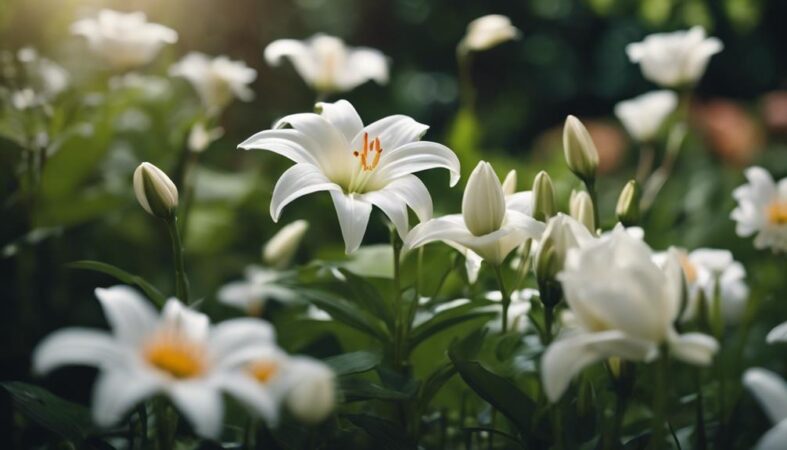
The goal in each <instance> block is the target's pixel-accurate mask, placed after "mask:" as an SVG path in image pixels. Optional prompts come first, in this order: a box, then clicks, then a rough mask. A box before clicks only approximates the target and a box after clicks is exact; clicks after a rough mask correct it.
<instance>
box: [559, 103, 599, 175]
mask: <svg viewBox="0 0 787 450" xmlns="http://www.w3.org/2000/svg"><path fill="white" fill-rule="evenodd" d="M563 156H564V157H565V159H566V164H567V165H568V168H569V169H571V171H572V172H574V174H575V175H576V176H577V177H579V178H580V179H581V180H583V181H585V182H587V181H592V180H593V179H595V178H596V170H597V169H598V150H597V149H596V144H595V143H593V138H592V137H591V136H590V133H589V132H588V130H587V128H585V125H583V124H582V122H581V121H580V120H579V119H577V118H576V117H575V116H571V115H569V116H568V117H566V122H565V124H564V125H563Z"/></svg>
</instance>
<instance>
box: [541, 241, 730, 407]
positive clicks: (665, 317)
mask: <svg viewBox="0 0 787 450" xmlns="http://www.w3.org/2000/svg"><path fill="white" fill-rule="evenodd" d="M558 279H559V280H560V282H561V283H562V286H563V293H564V295H565V299H566V302H567V303H568V306H569V307H570V309H571V312H572V313H573V315H574V317H575V319H576V327H575V328H573V329H570V330H568V332H567V333H563V335H562V336H560V337H559V338H558V339H557V340H556V341H555V342H553V343H552V344H551V345H550V346H549V347H548V348H547V350H546V352H545V353H544V356H543V358H542V371H541V377H542V382H543V385H544V390H545V392H546V394H547V397H548V398H549V399H550V401H553V402H554V401H556V400H557V399H558V398H560V396H561V395H562V394H563V392H564V391H565V390H566V388H567V387H568V385H569V383H570V382H571V379H572V378H573V377H574V376H575V375H576V374H578V373H579V372H580V371H581V370H582V369H584V368H585V367H587V366H588V365H590V364H593V363H595V362H598V361H601V360H603V359H606V358H609V357H612V356H616V357H620V358H623V359H626V360H632V361H651V360H653V359H654V358H655V357H656V356H658V354H659V347H660V346H661V345H664V344H666V345H668V346H669V348H670V354H671V355H673V356H675V357H676V358H679V359H681V360H684V361H686V362H689V363H691V364H698V365H708V364H709V363H710V362H711V359H712V357H713V354H714V353H715V352H716V350H717V348H718V344H717V343H716V341H715V340H714V339H713V338H711V337H710V336H707V335H704V334H701V333H686V334H682V335H678V334H677V332H676V331H675V329H674V326H673V322H674V320H675V317H676V316H677V314H678V312H679V311H678V310H679V307H680V301H681V295H682V290H683V275H682V273H681V269H680V264H679V263H678V261H677V258H676V257H674V256H673V257H671V258H669V259H668V261H667V262H666V264H665V267H664V268H663V269H662V268H660V267H659V266H657V265H656V264H655V263H654V262H653V261H652V251H651V249H650V248H649V247H648V246H647V245H646V244H645V243H644V242H643V241H641V240H639V239H636V238H634V237H631V236H630V235H629V234H628V233H627V232H626V231H625V230H624V229H623V227H622V226H618V227H617V228H616V229H615V230H614V231H613V232H612V234H611V235H610V236H609V237H608V238H605V239H598V240H595V241H594V242H591V243H590V244H589V245H586V246H584V247H579V248H577V249H575V250H572V251H570V252H569V254H568V258H567V260H566V264H565V268H564V270H563V272H561V273H560V274H559V275H558Z"/></svg>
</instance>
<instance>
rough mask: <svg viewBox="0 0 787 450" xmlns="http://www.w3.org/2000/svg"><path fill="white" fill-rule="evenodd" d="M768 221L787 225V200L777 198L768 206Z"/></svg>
mask: <svg viewBox="0 0 787 450" xmlns="http://www.w3.org/2000/svg"><path fill="white" fill-rule="evenodd" d="M768 222H770V223H772V224H774V225H787V201H779V200H776V201H775V202H773V203H771V204H770V205H769V206H768Z"/></svg>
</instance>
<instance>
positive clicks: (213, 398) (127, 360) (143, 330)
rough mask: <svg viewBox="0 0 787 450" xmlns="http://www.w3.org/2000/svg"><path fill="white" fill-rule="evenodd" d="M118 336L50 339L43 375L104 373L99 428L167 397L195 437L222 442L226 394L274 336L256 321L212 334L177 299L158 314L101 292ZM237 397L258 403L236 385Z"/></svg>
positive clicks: (41, 348) (120, 292) (42, 354)
mask: <svg viewBox="0 0 787 450" xmlns="http://www.w3.org/2000/svg"><path fill="white" fill-rule="evenodd" d="M96 297H98V299H99V301H100V302H101V306H102V308H103V310H104V314H105V315H106V318H107V321H108V322H109V325H110V327H111V328H112V332H106V331H100V330H89V329H84V328H70V329H65V330H60V331H57V332H55V333H53V334H51V335H49V336H48V337H47V338H45V339H44V340H43V341H42V342H41V343H40V344H39V345H38V347H37V348H36V350H35V353H34V355H33V367H34V370H35V371H36V372H37V373H46V372H49V371H51V370H53V369H55V368H57V367H59V366H63V365H68V364H78V365H88V366H95V367H98V368H99V369H100V375H99V378H98V380H97V381H96V384H95V387H94V392H93V420H94V421H95V422H96V424H98V425H99V426H102V427H107V426H111V425H115V424H117V423H118V422H119V421H120V420H121V419H122V418H123V417H124V416H125V415H126V413H128V411H130V410H131V408H132V407H133V406H134V405H136V404H137V403H139V402H141V401H143V400H145V399H147V398H150V397H153V396H155V395H159V394H163V395H166V396H167V397H169V399H170V400H172V402H173V403H174V405H175V406H176V407H177V408H178V410H180V412H182V413H183V415H184V416H185V417H186V418H187V419H188V421H189V422H190V423H191V424H192V425H193V427H194V430H195V432H196V433H197V434H199V435H201V436H205V437H217V436H218V435H219V433H220V431H221V427H222V418H223V411H224V408H223V401H222V397H221V393H222V391H227V386H228V385H232V381H233V376H232V374H233V373H234V371H235V370H236V367H237V366H239V365H243V364H246V363H248V362H250V361H252V360H254V358H257V357H260V356H263V355H266V354H268V353H269V352H270V348H271V346H272V345H273V344H272V342H273V338H274V332H273V329H272V328H271V327H270V325H268V324H267V323H266V322H263V321H261V320H256V319H248V318H244V319H235V320H228V321H225V322H223V323H221V324H219V325H216V326H211V324H210V322H209V319H208V317H207V316H205V315H204V314H201V313H198V312H196V311H193V310H190V309H188V308H187V307H185V306H183V305H182V304H181V303H180V302H179V301H178V300H175V299H171V300H169V301H168V302H167V304H166V305H165V306H164V309H163V311H162V312H161V314H160V315H159V313H158V312H157V311H156V310H155V309H154V308H153V307H152V306H151V305H150V303H148V302H147V301H146V300H145V299H144V298H143V297H142V296H140V295H139V294H138V293H137V292H136V291H135V290H133V289H131V288H130V287H128V286H114V287H111V288H109V289H96ZM231 387H232V391H231V394H233V395H235V396H238V397H240V398H246V397H247V395H254V392H245V391H244V390H243V387H242V386H241V387H238V386H234V385H232V386H231Z"/></svg>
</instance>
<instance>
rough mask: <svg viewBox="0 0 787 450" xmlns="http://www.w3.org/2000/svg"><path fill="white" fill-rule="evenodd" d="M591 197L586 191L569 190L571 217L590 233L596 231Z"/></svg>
mask: <svg viewBox="0 0 787 450" xmlns="http://www.w3.org/2000/svg"><path fill="white" fill-rule="evenodd" d="M593 208H594V206H593V199H592V198H590V194H588V193H587V191H571V197H570V198H569V208H568V209H569V212H570V213H571V217H573V218H574V219H576V220H577V222H579V223H581V224H582V225H584V226H585V227H586V228H587V229H588V231H590V232H591V233H595V232H596V219H595V218H594V217H593Z"/></svg>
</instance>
